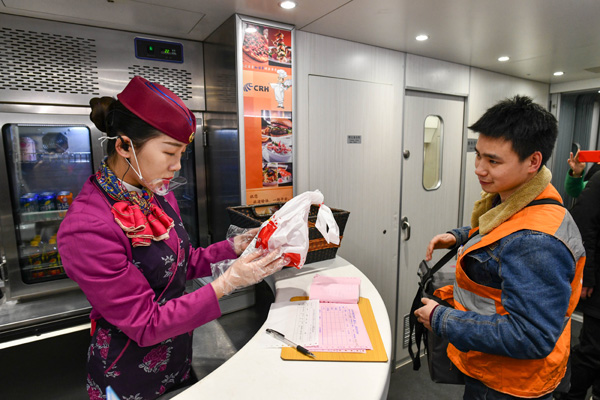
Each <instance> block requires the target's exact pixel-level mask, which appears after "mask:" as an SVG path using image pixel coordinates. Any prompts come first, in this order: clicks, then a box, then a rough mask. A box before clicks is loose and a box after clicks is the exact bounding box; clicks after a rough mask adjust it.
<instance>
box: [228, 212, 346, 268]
mask: <svg viewBox="0 0 600 400" xmlns="http://www.w3.org/2000/svg"><path fill="white" fill-rule="evenodd" d="M284 204H285V203H282V202H281V203H269V204H260V205H253V206H237V207H227V212H228V213H229V219H230V220H231V224H232V225H235V226H239V227H240V228H257V227H259V226H261V225H262V223H263V222H265V221H266V220H268V219H269V218H271V216H272V215H273V213H274V212H275V211H277V210H279V209H280V208H281V206H283V205H284ZM318 212H319V206H315V205H312V206H310V212H309V214H308V239H309V246H308V253H307V254H306V261H305V264H310V263H313V262H317V261H323V260H329V259H331V258H335V254H336V253H337V249H338V247H340V245H337V244H333V243H327V242H326V241H325V238H323V235H321V232H319V230H318V229H317V228H316V227H315V222H316V221H317V214H318ZM331 212H332V213H333V218H334V219H335V222H336V223H337V225H338V227H339V229H340V244H341V242H342V237H343V236H342V235H343V234H344V228H346V222H348V217H349V216H350V211H344V210H340V209H336V208H332V209H331Z"/></svg>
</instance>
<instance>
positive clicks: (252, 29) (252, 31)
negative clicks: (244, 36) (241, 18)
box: [245, 25, 257, 33]
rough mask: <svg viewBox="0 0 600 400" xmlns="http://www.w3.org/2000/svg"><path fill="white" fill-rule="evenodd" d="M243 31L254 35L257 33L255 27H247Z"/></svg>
mask: <svg viewBox="0 0 600 400" xmlns="http://www.w3.org/2000/svg"><path fill="white" fill-rule="evenodd" d="M245 31H246V32H248V33H254V32H256V31H257V29H256V27H255V26H252V25H248V27H247V28H246V29H245Z"/></svg>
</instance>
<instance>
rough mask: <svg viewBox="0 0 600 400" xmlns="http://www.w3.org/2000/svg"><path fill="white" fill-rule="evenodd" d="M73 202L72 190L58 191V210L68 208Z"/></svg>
mask: <svg viewBox="0 0 600 400" xmlns="http://www.w3.org/2000/svg"><path fill="white" fill-rule="evenodd" d="M72 202H73V193H71V192H66V191H65V192H58V194H57V195H56V208H57V209H58V210H67V209H68V208H69V206H70V205H71V203H72Z"/></svg>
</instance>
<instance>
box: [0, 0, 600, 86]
mask: <svg viewBox="0 0 600 400" xmlns="http://www.w3.org/2000/svg"><path fill="white" fill-rule="evenodd" d="M279 1H280V0H169V1H168V2H167V1H164V0H0V13H8V14H18V15H23V16H31V17H38V18H44V19H51V20H57V21H65V22H74V23H79V24H84V25H91V26H99V27H106V28H114V29H121V30H129V31H134V32H141V33H147V34H155V35H161V36H169V37H176V38H182V39H190V40H200V41H202V40H204V39H205V38H206V37H207V36H208V35H209V34H210V33H211V32H213V31H214V30H215V29H216V28H217V27H218V26H219V25H220V24H221V23H223V22H224V21H225V20H226V19H227V18H228V17H230V16H231V15H232V14H235V13H239V14H244V15H249V16H253V17H259V18H265V19H270V20H273V21H278V22H283V23H287V24H292V25H295V26H296V28H297V29H299V30H301V31H306V32H312V33H318V34H321V35H327V36H332V37H336V38H341V39H347V40H351V41H355V42H360V43H366V44H370V45H374V46H380V47H384V48H388V49H393V50H399V51H405V52H408V53H412V54H418V55H423V56H427V57H431V58H437V59H441V60H446V61H452V62H456V63H460V64H465V65H472V66H476V67H479V68H483V69H486V70H490V71H496V72H501V73H505V74H508V75H513V76H518V77H522V78H527V79H532V80H536V81H540V82H547V83H562V82H572V81H578V80H587V79H597V78H600V21H598V20H599V18H600V0H297V3H298V6H297V7H296V8H295V9H293V10H284V9H281V8H280V7H279V6H278V2H279ZM0 17H1V16H0ZM420 33H426V34H427V35H429V37H430V39H429V40H428V41H426V42H417V41H416V40H415V36H416V35H417V34H420ZM501 55H508V56H510V58H511V59H510V61H508V62H506V63H500V62H498V61H497V58H498V57H499V56H501ZM593 68H596V69H597V71H598V72H597V73H594V72H590V71H586V69H593ZM555 71H564V73H565V75H563V76H562V77H555V76H553V75H552V74H553V72H555Z"/></svg>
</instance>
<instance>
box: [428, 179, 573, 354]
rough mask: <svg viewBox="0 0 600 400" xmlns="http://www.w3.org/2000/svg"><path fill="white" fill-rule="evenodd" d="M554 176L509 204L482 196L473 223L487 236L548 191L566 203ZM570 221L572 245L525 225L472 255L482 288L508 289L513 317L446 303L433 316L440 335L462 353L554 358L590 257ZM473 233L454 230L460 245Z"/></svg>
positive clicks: (470, 265)
mask: <svg viewBox="0 0 600 400" xmlns="http://www.w3.org/2000/svg"><path fill="white" fill-rule="evenodd" d="M551 176H552V174H551V173H550V172H549V170H548V169H547V168H546V167H542V169H541V170H540V172H539V173H538V174H537V175H536V177H534V178H533V179H532V180H531V181H529V182H527V183H526V184H525V185H524V186H523V187H521V188H519V189H518V190H517V191H516V192H515V193H513V194H512V195H511V196H510V197H509V198H508V199H507V200H506V201H505V202H503V203H501V204H498V200H499V197H498V196H497V195H496V194H492V193H482V198H481V200H479V201H478V202H476V203H475V206H474V208H473V214H472V216H471V225H473V226H474V227H479V230H480V235H487V234H489V233H490V232H492V231H493V230H494V229H495V228H496V227H498V226H500V225H501V224H503V223H504V222H505V221H508V220H509V219H510V218H511V217H512V216H513V215H515V214H516V213H518V212H519V211H520V210H522V209H523V208H524V207H526V206H527V205H528V204H529V203H530V202H531V201H532V200H534V199H535V198H537V196H539V195H540V194H541V193H542V192H545V193H552V196H554V197H556V198H560V196H559V195H558V192H556V190H555V189H554V187H553V186H552V185H551V184H550V179H551ZM546 191H547V192H546ZM565 218H566V220H565V221H566V222H567V224H566V226H568V227H569V229H568V232H567V233H566V235H567V236H568V238H570V239H569V240H566V241H562V240H560V239H559V238H558V237H556V236H554V235H552V234H547V233H542V232H540V231H536V230H531V229H527V228H528V227H527V226H524V227H523V229H522V230H517V231H516V232H514V233H510V234H508V235H507V236H503V237H501V238H500V239H499V240H497V241H495V242H492V243H491V244H488V245H487V246H484V247H481V248H478V249H475V250H473V251H471V252H469V253H467V254H466V255H465V256H464V258H463V261H462V266H463V269H464V271H465V273H466V274H467V276H468V277H469V279H471V280H472V281H474V282H475V283H477V284H480V285H484V286H488V287H492V288H494V289H500V290H501V303H502V306H503V307H504V309H505V310H506V312H507V314H505V315H501V314H499V313H497V312H494V311H491V310H490V312H489V313H486V314H489V315H483V314H480V313H477V312H474V311H460V310H455V309H453V308H448V307H443V306H439V307H437V308H435V309H434V311H433V315H432V316H431V326H432V329H433V331H434V332H435V333H436V334H438V335H440V336H442V337H445V338H447V339H448V340H449V341H450V343H452V344H453V345H454V346H455V347H456V348H457V349H458V350H460V351H462V352H467V351H469V350H476V351H479V352H483V353H488V354H496V355H502V356H507V357H512V358H517V359H539V358H544V357H546V356H547V355H548V354H549V353H550V352H551V351H552V350H553V348H554V346H555V344H556V341H557V340H558V338H559V336H560V335H561V333H562V332H563V329H564V327H565V324H566V319H565V315H566V313H567V310H568V308H569V301H570V299H571V282H572V281H573V279H574V277H575V273H576V262H577V261H578V260H579V259H580V257H583V256H584V250H583V245H582V243H581V237H580V235H579V231H578V230H577V228H576V226H575V223H574V221H573V220H572V218H571V216H570V215H569V214H568V213H567V215H565ZM469 229H470V228H469V227H468V226H467V227H463V228H458V229H454V230H452V231H450V233H452V234H453V235H454V236H455V237H456V245H457V246H461V245H463V244H464V243H465V242H466V241H467V239H468V233H469ZM472 240H476V238H474V239H472ZM563 240H564V239H563ZM567 246H569V247H567ZM571 247H572V248H571Z"/></svg>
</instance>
